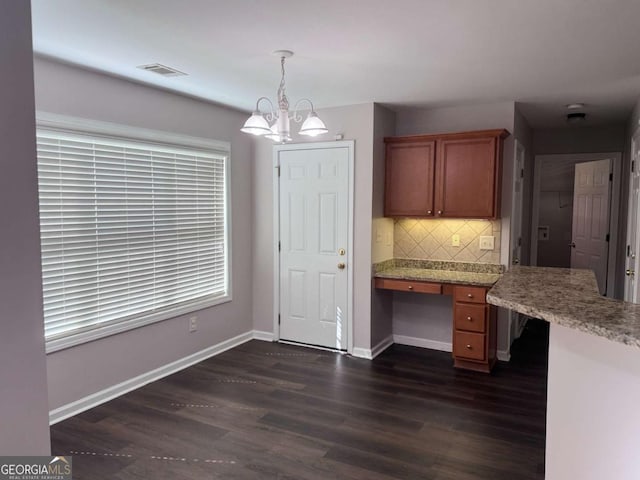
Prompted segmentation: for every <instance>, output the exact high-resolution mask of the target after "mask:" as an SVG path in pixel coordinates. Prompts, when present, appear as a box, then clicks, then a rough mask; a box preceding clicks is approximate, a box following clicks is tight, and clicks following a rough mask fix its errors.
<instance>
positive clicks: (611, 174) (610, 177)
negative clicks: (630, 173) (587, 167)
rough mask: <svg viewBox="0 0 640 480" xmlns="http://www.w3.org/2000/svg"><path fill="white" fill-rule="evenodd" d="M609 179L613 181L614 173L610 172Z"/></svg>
mask: <svg viewBox="0 0 640 480" xmlns="http://www.w3.org/2000/svg"><path fill="white" fill-rule="evenodd" d="M609 181H610V182H613V173H610V174H609Z"/></svg>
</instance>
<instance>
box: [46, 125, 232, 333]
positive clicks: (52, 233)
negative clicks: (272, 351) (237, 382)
mask: <svg viewBox="0 0 640 480" xmlns="http://www.w3.org/2000/svg"><path fill="white" fill-rule="evenodd" d="M37 148H38V181H39V193H40V230H41V243H42V270H43V293H44V313H45V336H46V338H47V341H48V343H49V341H51V340H56V339H60V338H64V337H68V336H72V335H78V334H82V333H83V332H87V331H92V330H95V329H100V328H103V329H104V328H105V327H108V326H113V325H114V324H118V325H120V327H121V326H122V324H123V323H127V322H129V323H131V326H130V327H128V328H133V327H135V326H138V325H139V324H140V322H141V321H142V322H143V323H149V322H150V321H156V320H159V319H162V318H169V317H171V316H175V315H176V314H179V313H185V312H187V311H193V310H195V309H196V308H202V306H203V304H205V303H207V302H212V301H213V302H214V303H215V300H216V299H221V298H224V297H226V296H227V295H228V265H227V264H228V255H227V232H226V226H227V205H226V203H227V200H226V199H227V192H226V188H227V182H226V175H227V172H226V169H227V155H225V154H224V153H220V152H215V151H206V150H204V149H193V148H186V147H180V146H167V145H160V144H157V143H152V142H144V141H137V140H130V139H123V138H114V137H111V138H108V137H105V136H102V135H90V134H85V133H74V132H68V131H59V130H55V129H47V128H38V130H37ZM158 314H160V316H158ZM136 321H137V323H136ZM121 330H122V328H120V331H121ZM78 343H79V342H78Z"/></svg>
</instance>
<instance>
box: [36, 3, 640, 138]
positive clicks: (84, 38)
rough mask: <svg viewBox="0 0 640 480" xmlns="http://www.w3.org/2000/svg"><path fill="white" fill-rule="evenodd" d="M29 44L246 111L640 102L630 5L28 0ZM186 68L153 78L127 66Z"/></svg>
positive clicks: (547, 113) (611, 110)
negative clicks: (306, 105) (270, 103)
mask: <svg viewBox="0 0 640 480" xmlns="http://www.w3.org/2000/svg"><path fill="white" fill-rule="evenodd" d="M32 10H33V11H32V15H33V39H34V50H35V52H36V53H39V54H43V55H47V56H51V57H54V58H58V59H61V60H63V61H67V62H71V63H75V64H79V65H83V66H86V67H89V68H93V69H98V70H101V71H105V72H108V73H111V74H114V75H117V76H122V77H126V78H130V79H133V80H136V81H140V82H144V83H148V84H153V85H157V86H160V87H163V88H167V89H170V90H174V91H178V92H183V93H185V94H188V95H192V96H195V97H199V98H203V99H207V100H211V101H214V102H217V103H221V104H225V105H229V106H232V107H235V108H239V109H242V110H246V111H250V110H252V109H253V107H254V105H255V104H254V102H255V100H256V99H257V98H258V97H259V96H263V95H266V96H269V97H270V98H272V99H273V98H274V97H275V94H276V90H277V87H278V83H279V79H280V67H279V60H278V59H277V58H276V57H273V56H271V52H272V51H273V50H277V49H289V50H293V51H294V52H295V55H294V57H293V58H291V59H289V60H288V61H287V94H288V96H289V98H290V99H291V100H292V101H295V100H296V99H299V98H301V97H310V98H311V99H312V100H313V101H314V103H315V104H316V107H317V108H322V107H330V106H338V105H349V104H357V103H364V102H379V103H382V104H385V105H387V106H389V107H391V108H393V109H398V108H401V107H441V106H456V105H468V104H481V103H493V102H499V101H517V102H520V103H521V111H522V112H523V114H524V115H525V117H526V118H527V119H528V121H529V123H530V124H531V126H532V127H536V128H540V127H553V126H563V125H564V124H565V122H564V121H563V115H564V114H565V113H566V109H565V108H564V105H565V104H567V103H571V102H584V103H585V104H586V106H585V111H586V112H587V113H588V115H589V117H588V122H587V124H591V125H597V124H609V123H616V122H624V121H625V120H626V119H627V117H628V115H629V113H630V112H631V108H632V106H633V104H634V103H635V102H636V100H637V99H638V97H640V48H639V46H640V28H638V26H637V24H638V19H639V18H640V1H638V0H606V1H604V0H395V1H393V2H390V1H389V0H323V1H321V2H318V1H315V2H312V1H306V0H295V1H294V0H218V1H215V0H181V1H176V0H56V1H51V0H32ZM155 62H158V63H161V64H164V65H168V66H170V67H173V68H175V69H178V70H181V71H183V72H186V73H188V76H182V77H168V78H167V77H162V76H159V75H157V74H154V73H150V72H146V71H143V70H140V69H137V68H136V66H138V65H143V64H149V63H155Z"/></svg>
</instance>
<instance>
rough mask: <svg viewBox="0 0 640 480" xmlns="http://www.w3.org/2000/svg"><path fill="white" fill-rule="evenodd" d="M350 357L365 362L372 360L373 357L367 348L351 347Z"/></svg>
mask: <svg viewBox="0 0 640 480" xmlns="http://www.w3.org/2000/svg"><path fill="white" fill-rule="evenodd" d="M351 356H352V357H358V358H364V359H366V360H373V356H372V355H371V350H369V349H368V348H360V347H353V350H352V352H351Z"/></svg>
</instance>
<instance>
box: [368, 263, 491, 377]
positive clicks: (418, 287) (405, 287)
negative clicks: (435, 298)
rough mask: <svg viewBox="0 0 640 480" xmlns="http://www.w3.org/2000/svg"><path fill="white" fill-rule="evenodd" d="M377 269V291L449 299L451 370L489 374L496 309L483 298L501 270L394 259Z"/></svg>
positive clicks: (375, 272) (489, 266)
mask: <svg viewBox="0 0 640 480" xmlns="http://www.w3.org/2000/svg"><path fill="white" fill-rule="evenodd" d="M380 265H381V264H379V265H378V266H376V267H377V268H376V270H375V271H374V277H375V287H376V288H380V289H386V290H394V291H401V292H412V293H417V294H429V295H451V296H452V297H453V318H452V331H453V336H452V337H453V338H452V345H453V359H454V366H455V367H458V368H465V369H468V370H476V371H481V372H490V371H491V368H492V367H493V365H494V364H495V362H496V330H497V329H496V317H497V315H496V309H495V308H493V307H491V306H490V305H488V304H487V303H486V295H487V291H488V290H489V288H491V286H492V285H493V284H494V283H495V282H496V281H497V280H498V279H499V278H500V274H499V273H498V272H500V271H501V268H502V267H501V266H499V265H487V266H482V265H483V264H462V263H454V262H432V261H421V260H397V259H396V260H391V261H387V262H384V264H382V267H381V266H380ZM478 265H481V266H478ZM385 267H386V268H385ZM429 267H431V268H429ZM434 267H435V268H434ZM455 267H458V268H466V270H454V269H453V268H455ZM446 268H449V269H446ZM473 269H476V270H481V269H484V270H485V271H471V270H473ZM486 270H489V271H486Z"/></svg>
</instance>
